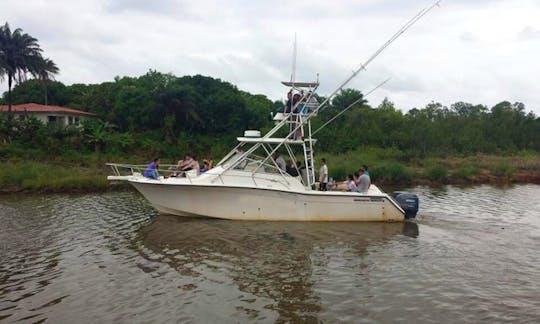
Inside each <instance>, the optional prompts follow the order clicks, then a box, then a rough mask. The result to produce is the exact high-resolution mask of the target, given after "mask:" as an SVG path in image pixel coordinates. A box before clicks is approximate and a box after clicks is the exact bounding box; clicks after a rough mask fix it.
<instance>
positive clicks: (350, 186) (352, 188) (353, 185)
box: [347, 174, 357, 191]
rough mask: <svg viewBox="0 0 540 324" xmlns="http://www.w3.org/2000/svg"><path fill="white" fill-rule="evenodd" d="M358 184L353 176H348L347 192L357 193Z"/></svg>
mask: <svg viewBox="0 0 540 324" xmlns="http://www.w3.org/2000/svg"><path fill="white" fill-rule="evenodd" d="M356 189H357V188H356V183H354V177H353V175H352V174H349V175H348V176H347V191H356Z"/></svg>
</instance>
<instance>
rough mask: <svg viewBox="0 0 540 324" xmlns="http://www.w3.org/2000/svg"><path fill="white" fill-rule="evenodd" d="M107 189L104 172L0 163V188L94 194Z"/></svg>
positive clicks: (38, 164) (39, 163)
mask: <svg viewBox="0 0 540 324" xmlns="http://www.w3.org/2000/svg"><path fill="white" fill-rule="evenodd" d="M107 186H108V183H107V179H106V176H105V172H104V169H103V170H102V169H96V168H83V167H66V166H59V165H51V164H47V163H41V162H4V163H1V164H0V187H1V188H3V189H20V190H33V191H54V192H56V191H95V190H105V189H106V188H107Z"/></svg>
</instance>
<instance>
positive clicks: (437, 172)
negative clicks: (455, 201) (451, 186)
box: [426, 164, 448, 181]
mask: <svg viewBox="0 0 540 324" xmlns="http://www.w3.org/2000/svg"><path fill="white" fill-rule="evenodd" d="M447 174H448V171H447V170H446V167H445V166H444V165H442V164H436V165H434V166H432V167H430V168H428V169H427V171H426V176H427V177H428V178H429V179H430V180H435V181H440V180H443V179H444V178H446V176H447Z"/></svg>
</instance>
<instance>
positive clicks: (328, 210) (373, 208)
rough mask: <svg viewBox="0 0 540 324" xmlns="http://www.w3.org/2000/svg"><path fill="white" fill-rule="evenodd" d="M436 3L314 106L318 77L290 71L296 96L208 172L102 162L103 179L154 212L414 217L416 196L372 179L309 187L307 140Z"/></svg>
mask: <svg viewBox="0 0 540 324" xmlns="http://www.w3.org/2000/svg"><path fill="white" fill-rule="evenodd" d="M438 3H439V1H437V2H436V3H435V4H434V5H432V6H430V7H428V8H425V9H424V10H422V11H421V12H420V13H419V14H417V15H416V16H415V17H414V18H413V19H411V20H410V21H409V22H408V23H407V24H406V25H404V27H402V28H401V29H400V30H399V31H398V32H397V33H396V34H395V35H394V36H393V37H392V38H391V39H390V40H389V41H388V42H386V43H385V44H384V45H383V46H382V47H381V48H379V49H378V50H377V51H376V52H375V53H374V54H373V55H372V56H371V57H370V58H369V59H368V60H367V61H366V62H365V63H363V64H361V65H360V67H359V68H357V69H356V70H355V71H353V74H352V75H351V76H350V77H349V78H347V79H346V80H345V81H344V82H343V83H341V85H340V86H339V87H337V89H336V90H335V91H334V92H333V93H332V94H331V95H330V96H329V97H328V98H327V99H326V100H325V101H323V102H322V103H320V104H318V103H316V102H315V101H314V100H313V99H314V98H315V94H316V91H317V88H318V86H319V82H318V81H317V82H296V81H295V80H294V68H293V75H292V77H291V81H289V82H282V83H283V84H284V85H285V86H286V87H288V88H290V89H291V90H292V91H294V92H296V93H297V94H299V95H300V98H299V99H298V100H297V101H296V102H295V103H294V104H292V105H291V107H290V108H289V110H290V111H287V110H285V111H284V112H283V113H278V114H276V116H275V117H274V120H275V122H276V125H275V126H274V128H272V129H271V130H270V131H269V132H268V133H266V134H264V135H261V134H260V132H259V131H256V130H247V131H245V132H244V136H242V137H238V138H237V140H238V145H237V146H236V147H235V148H233V149H232V150H231V151H230V152H229V153H228V154H227V155H226V156H225V157H224V158H223V159H222V160H221V161H220V162H219V163H218V164H217V165H216V167H214V168H212V169H210V170H209V171H207V172H204V173H202V174H197V173H195V172H186V173H184V174H182V176H179V177H170V176H169V177H164V176H161V177H159V178H158V179H151V178H146V177H144V176H143V172H142V171H143V170H144V166H140V165H139V166H137V165H126V164H116V163H108V165H110V166H111V167H112V169H113V171H114V175H111V176H109V177H108V179H109V180H124V181H128V182H129V183H130V184H131V185H133V186H134V187H135V188H136V189H137V190H138V191H139V192H140V193H141V194H142V195H143V196H144V197H145V198H146V199H147V200H148V201H149V202H150V204H151V205H152V206H153V207H154V208H156V209H157V211H158V212H160V213H163V214H173V215H178V216H188V217H212V218H220V219H231V220H271V221H386V222H396V221H403V220H404V219H405V218H410V217H415V216H416V213H417V211H418V198H417V197H416V195H414V194H409V193H395V194H394V195H392V196H391V195H389V194H386V193H384V192H382V191H381V190H380V189H379V188H378V187H377V186H376V185H375V184H372V185H371V186H370V187H369V190H367V191H366V192H362V193H360V192H342V191H332V190H329V191H319V190H317V184H316V181H315V176H316V175H315V170H316V167H317V162H318V161H317V160H315V159H314V148H315V143H316V139H314V138H313V137H312V135H313V134H312V128H311V120H312V119H313V118H316V117H317V116H318V112H319V111H320V110H321V109H324V108H325V107H326V106H327V105H328V104H329V100H330V99H331V98H332V97H333V96H334V95H335V94H336V93H338V91H340V90H341V89H342V88H343V87H344V86H345V85H346V84H348V83H349V81H350V80H352V79H353V78H354V77H355V76H356V75H357V74H358V73H359V72H360V71H361V70H363V69H365V67H366V66H367V65H368V64H369V63H370V62H371V61H372V60H373V59H374V58H375V57H376V56H377V55H379V54H380V53H381V52H382V51H383V50H384V49H385V48H386V47H387V46H388V45H389V44H390V43H391V42H393V41H394V40H395V39H397V37H399V36H400V35H401V34H402V33H403V32H404V31H405V30H406V29H408V28H409V27H410V26H411V25H412V24H413V23H414V22H416V21H417V20H419V19H420V18H421V17H422V16H423V15H425V14H426V13H427V12H428V11H430V10H431V9H432V8H433V7H434V6H435V5H437V4H438ZM294 65H295V63H294V62H293V66H294ZM368 94H369V93H368ZM351 106H352V105H351ZM347 109H348V108H347ZM344 111H345V110H344ZM344 111H343V112H344ZM325 125H326V124H325ZM313 133H315V132H313ZM278 155H284V156H286V157H287V158H288V160H289V161H290V162H291V167H290V168H289V170H287V169H285V168H283V166H282V165H281V163H279V162H278V158H277V157H278ZM298 162H300V163H298ZM299 165H302V166H303V167H299ZM125 170H127V172H128V173H127V174H126V173H125V172H124V171H125ZM351 171H353V170H351ZM294 175H298V176H294Z"/></svg>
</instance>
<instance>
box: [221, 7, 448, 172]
mask: <svg viewBox="0 0 540 324" xmlns="http://www.w3.org/2000/svg"><path fill="white" fill-rule="evenodd" d="M441 2H442V0H438V1H435V2H434V3H433V4H432V5H431V6H428V7H426V8H424V9H422V10H421V11H420V12H418V13H417V14H416V15H415V16H414V17H413V18H411V19H410V20H409V21H408V22H407V23H406V24H405V25H403V26H402V27H401V28H400V29H399V30H398V31H397V32H396V33H395V34H394V35H393V36H392V37H390V39H388V41H386V43H384V44H383V45H382V46H381V47H380V48H379V49H377V50H376V51H375V52H374V53H373V54H372V55H371V56H370V57H369V58H368V59H367V60H366V61H365V62H364V63H361V64H360V66H359V67H357V68H356V69H355V70H353V73H352V75H351V76H349V77H348V78H347V79H345V81H343V82H342V83H341V84H340V85H339V86H338V87H337V88H336V89H335V90H334V91H333V92H332V94H330V96H328V98H326V99H325V100H324V101H323V102H322V103H321V104H320V105H319V107H317V108H315V109H314V110H313V111H312V112H310V113H309V114H308V115H307V117H306V119H304V120H303V121H302V123H299V125H298V126H297V127H296V128H295V129H294V130H293V131H292V132H290V133H289V134H288V136H287V138H289V137H290V136H291V134H294V132H296V131H297V130H298V129H300V128H301V127H302V126H303V124H304V123H306V122H307V121H308V120H310V119H311V118H313V116H315V115H316V114H317V113H318V112H319V111H320V110H321V108H323V107H324V105H325V104H327V103H328V102H329V100H330V99H331V98H332V97H334V96H335V95H336V94H337V93H338V91H340V90H341V89H343V87H344V86H346V85H347V84H348V83H349V82H350V81H351V80H352V79H354V78H355V77H356V76H357V75H358V73H360V71H362V70H365V69H366V67H367V66H368V65H369V63H371V62H372V61H373V60H374V59H375V58H376V57H377V56H379V55H380V54H381V53H382V52H383V51H384V50H385V49H386V48H387V47H388V46H390V44H392V43H393V42H394V41H395V40H396V39H398V38H399V37H400V36H401V35H402V34H403V33H405V32H406V31H407V30H408V29H409V28H411V26H412V25H414V24H415V23H416V22H417V21H418V20H420V19H421V18H422V17H424V16H425V15H426V14H427V13H428V12H430V11H431V10H432V9H433V8H435V7H436V6H439V5H440V3H441ZM295 48H296V45H295ZM295 64H296V63H295ZM286 120H287V119H283V120H282V121H281V122H279V123H278V124H277V125H276V126H275V127H274V128H273V129H271V130H270V131H269V132H268V133H266V134H265V135H264V136H263V137H262V139H267V138H270V136H272V135H273V134H275V133H276V132H277V131H278V130H279V129H280V128H281V127H282V126H283V125H284V124H285V122H286ZM310 140H311V139H310ZM285 142H286V141H283V142H281V143H279V144H278V145H276V147H275V148H274V149H273V150H272V151H271V152H269V155H268V156H267V157H266V159H265V160H264V161H262V164H264V163H265V162H266V161H267V160H268V159H269V158H270V157H271V156H273V155H274V154H275V153H276V152H277V150H278V149H279V148H280V147H281V146H282V145H283V144H284V143H285ZM242 144H243V143H240V144H239V145H238V146H237V147H236V148H239V147H240V146H242ZM260 144H261V143H259V145H260ZM257 147H258V145H254V146H253V147H251V148H250V149H248V151H246V152H244V153H243V154H242V156H248V155H249V154H251V153H252V152H253V151H255V150H256V149H257ZM236 148H235V149H236ZM229 154H232V151H231V153H229ZM240 160H242V158H239V159H238V160H237V161H236V162H235V163H233V164H232V165H229V166H228V167H227V168H226V170H228V169H230V168H233V167H234V166H236V164H238V163H239V161H240ZM223 161H225V158H223V159H222V160H221V162H220V163H218V165H219V164H221V163H222V162H223ZM262 164H261V165H262Z"/></svg>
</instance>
